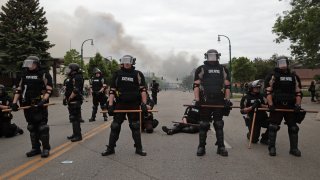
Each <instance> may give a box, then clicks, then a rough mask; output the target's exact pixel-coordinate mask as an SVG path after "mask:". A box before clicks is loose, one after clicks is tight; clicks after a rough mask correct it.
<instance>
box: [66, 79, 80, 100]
mask: <svg viewBox="0 0 320 180" xmlns="http://www.w3.org/2000/svg"><path fill="white" fill-rule="evenodd" d="M76 76H81V77H80V78H81V81H82V83H81V85H80V87H78V89H79V91H80V93H79V94H78V95H77V96H76V97H75V100H82V91H83V78H82V75H81V74H75V75H73V76H71V77H69V78H68V79H67V80H66V83H65V85H66V92H65V96H66V97H67V98H68V97H69V96H70V95H71V94H72V91H73V90H74V88H75V77H76ZM80 78H79V79H80Z"/></svg>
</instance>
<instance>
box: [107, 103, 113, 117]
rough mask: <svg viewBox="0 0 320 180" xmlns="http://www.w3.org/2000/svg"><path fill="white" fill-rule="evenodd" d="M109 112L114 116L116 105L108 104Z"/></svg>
mask: <svg viewBox="0 0 320 180" xmlns="http://www.w3.org/2000/svg"><path fill="white" fill-rule="evenodd" d="M108 114H109V116H113V115H114V106H113V105H112V106H110V105H109V106H108Z"/></svg>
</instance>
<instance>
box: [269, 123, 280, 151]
mask: <svg viewBox="0 0 320 180" xmlns="http://www.w3.org/2000/svg"><path fill="white" fill-rule="evenodd" d="M278 129H279V126H278V125H275V124H270V125H269V147H268V149H269V155H270V156H276V155H277V152H276V139H277V131H278Z"/></svg>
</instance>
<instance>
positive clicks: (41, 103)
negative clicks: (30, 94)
mask: <svg viewBox="0 0 320 180" xmlns="http://www.w3.org/2000/svg"><path fill="white" fill-rule="evenodd" d="M45 103H46V102H45V101H44V100H41V101H40V102H39V103H38V104H37V108H43V105H44V104H45Z"/></svg>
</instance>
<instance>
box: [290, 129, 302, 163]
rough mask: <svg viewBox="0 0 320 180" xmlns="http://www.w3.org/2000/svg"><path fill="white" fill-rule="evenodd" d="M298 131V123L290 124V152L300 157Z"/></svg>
mask: <svg viewBox="0 0 320 180" xmlns="http://www.w3.org/2000/svg"><path fill="white" fill-rule="evenodd" d="M298 132H299V127H298V126H297V125H294V126H288V133H289V140H290V152H289V153H290V154H292V155H294V156H297V157H300V156H301V152H300V150H299V149H298Z"/></svg>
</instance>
